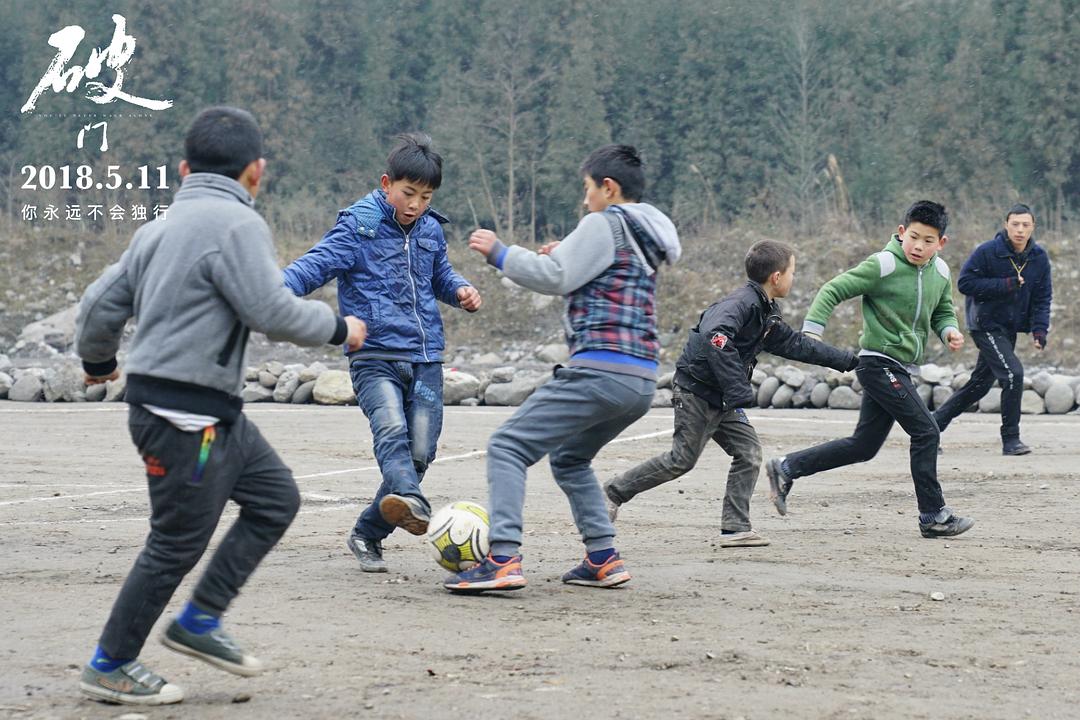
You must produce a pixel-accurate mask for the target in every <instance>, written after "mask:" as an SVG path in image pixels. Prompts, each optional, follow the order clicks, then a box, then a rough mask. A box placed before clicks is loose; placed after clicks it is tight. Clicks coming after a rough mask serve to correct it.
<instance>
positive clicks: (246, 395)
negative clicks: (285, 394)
mask: <svg viewBox="0 0 1080 720" xmlns="http://www.w3.org/2000/svg"><path fill="white" fill-rule="evenodd" d="M240 399H241V400H243V401H244V402H246V403H259V402H270V401H271V400H273V399H274V391H273V390H271V389H270V388H268V387H266V386H265V385H263V384H262V383H246V384H245V385H244V389H243V390H241V391H240Z"/></svg>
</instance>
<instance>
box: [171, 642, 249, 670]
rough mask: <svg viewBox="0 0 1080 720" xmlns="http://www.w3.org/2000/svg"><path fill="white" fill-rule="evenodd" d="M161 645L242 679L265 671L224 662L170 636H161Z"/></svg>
mask: <svg viewBox="0 0 1080 720" xmlns="http://www.w3.org/2000/svg"><path fill="white" fill-rule="evenodd" d="M161 644H162V645H164V646H165V647H167V648H169V649H170V650H175V651H176V652H178V653H180V654H182V655H187V656H188V657H193V658H195V659H197V660H202V661H203V662H205V663H209V664H210V665H213V666H214V667H216V668H218V669H220V670H224V671H225V672H229V673H232V674H233V675H239V676H240V677H255V676H256V675H258V674H259V673H261V672H262V671H263V669H262V667H261V666H260V667H251V666H248V665H240V664H238V663H234V662H229V661H228V660H224V659H222V658H219V657H217V656H214V655H211V654H209V653H204V652H202V651H201V650H196V649H195V648H193V647H189V646H187V645H184V644H183V643H179V642H177V641H176V640H173V639H172V638H171V637H169V636H168V635H162V636H161Z"/></svg>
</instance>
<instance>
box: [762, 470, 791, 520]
mask: <svg viewBox="0 0 1080 720" xmlns="http://www.w3.org/2000/svg"><path fill="white" fill-rule="evenodd" d="M777 464H778V463H777V462H776V461H775V460H770V461H769V462H767V463H765V474H766V475H768V476H769V499H770V500H772V504H773V506H774V507H776V512H778V513H780V514H781V515H787V498H784V497H782V496H781V495H780V485H781V483H780V477H779V469H778V468H777V467H776V465H777Z"/></svg>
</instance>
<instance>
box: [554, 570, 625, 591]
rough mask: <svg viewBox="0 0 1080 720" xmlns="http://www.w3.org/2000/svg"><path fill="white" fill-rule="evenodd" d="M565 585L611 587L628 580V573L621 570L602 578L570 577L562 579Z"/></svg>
mask: <svg viewBox="0 0 1080 720" xmlns="http://www.w3.org/2000/svg"><path fill="white" fill-rule="evenodd" d="M563 582H564V583H566V584H567V585H580V586H582V587H598V588H611V587H615V586H616V585H622V584H623V583H627V582H630V573H629V572H627V571H626V570H623V571H622V572H617V573H613V574H611V575H608V576H607V577H606V578H604V579H603V580H584V579H581V578H570V579H569V580H563Z"/></svg>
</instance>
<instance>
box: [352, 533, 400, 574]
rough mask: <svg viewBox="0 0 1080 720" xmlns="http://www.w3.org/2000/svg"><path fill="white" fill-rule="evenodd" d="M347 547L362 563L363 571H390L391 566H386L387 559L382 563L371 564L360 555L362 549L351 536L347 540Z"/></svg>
mask: <svg viewBox="0 0 1080 720" xmlns="http://www.w3.org/2000/svg"><path fill="white" fill-rule="evenodd" d="M345 547H347V548H349V552H351V553H352V554H353V556H354V557H355V558H356V561H357V562H358V563H360V569H361V570H362V571H364V572H368V573H384V572H390V568H388V567H387V566H386V561H385V560H384V561H383V562H382V563H381V564H378V565H371V564H369V563H368V562H367V561H366V560H364V559H363V558H362V557H360V553H361V552H362V551H361V550H358V549H357V547H356V545H355V543H354V542H353V539H352V538H351V537H350V538H349V539H348V540H346V541H345Z"/></svg>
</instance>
